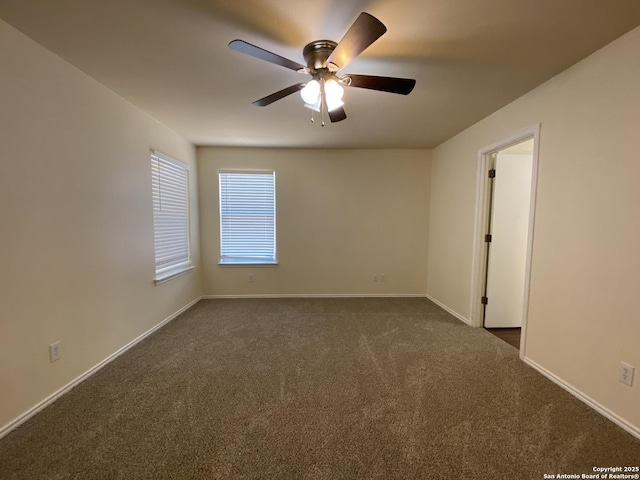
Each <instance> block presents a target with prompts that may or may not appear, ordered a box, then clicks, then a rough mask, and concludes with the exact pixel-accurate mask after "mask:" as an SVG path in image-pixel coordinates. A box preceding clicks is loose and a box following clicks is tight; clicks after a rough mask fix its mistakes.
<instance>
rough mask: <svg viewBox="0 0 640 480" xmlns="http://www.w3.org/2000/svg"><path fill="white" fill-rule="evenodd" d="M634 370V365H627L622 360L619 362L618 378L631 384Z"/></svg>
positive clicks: (626, 383)
mask: <svg viewBox="0 0 640 480" xmlns="http://www.w3.org/2000/svg"><path fill="white" fill-rule="evenodd" d="M634 371H635V367H632V366H631V365H627V364H626V363H624V362H620V376H619V377H618V380H620V381H621V382H622V383H624V384H625V385H629V386H631V385H633V372H634Z"/></svg>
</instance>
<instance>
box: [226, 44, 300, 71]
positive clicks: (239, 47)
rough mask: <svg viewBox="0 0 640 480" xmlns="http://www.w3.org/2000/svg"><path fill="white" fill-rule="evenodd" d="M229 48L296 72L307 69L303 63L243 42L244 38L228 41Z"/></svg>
mask: <svg viewBox="0 0 640 480" xmlns="http://www.w3.org/2000/svg"><path fill="white" fill-rule="evenodd" d="M229 48H230V49H231V50H235V51H237V52H240V53H244V54H246V55H251V56H252V57H256V58H259V59H260V60H266V61H267V62H271V63H275V64H276V65H280V66H281V67H285V68H289V69H291V70H295V71H296V72H297V71H299V70H303V71H305V72H306V71H307V70H308V69H307V67H305V66H304V65H301V64H299V63H297V62H294V61H293V60H289V59H288V58H284V57H281V56H280V55H276V54H275V53H272V52H270V51H268V50H265V49H264V48H260V47H256V46H255V45H252V44H250V43H247V42H245V41H244V40H233V41H231V42H229Z"/></svg>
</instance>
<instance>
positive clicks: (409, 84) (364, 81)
mask: <svg viewBox="0 0 640 480" xmlns="http://www.w3.org/2000/svg"><path fill="white" fill-rule="evenodd" d="M345 78H350V79H351V83H348V82H347V83H346V85H348V86H350V87H357V88H368V89H370V90H380V91H382V92H390V93H399V94H401V95H409V94H410V93H411V91H412V90H413V87H415V86H416V81H415V80H413V79H411V78H397V77H376V76H373V75H351V74H349V75H345Z"/></svg>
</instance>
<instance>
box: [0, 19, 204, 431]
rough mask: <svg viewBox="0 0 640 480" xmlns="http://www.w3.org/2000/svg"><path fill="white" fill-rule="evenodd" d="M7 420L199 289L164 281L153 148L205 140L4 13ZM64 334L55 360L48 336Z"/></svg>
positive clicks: (188, 149)
mask: <svg viewBox="0 0 640 480" xmlns="http://www.w3.org/2000/svg"><path fill="white" fill-rule="evenodd" d="M0 65H2V67H1V68H0V85H1V88H0V105H2V107H1V108H0V149H1V152H2V158H1V159H0V223H1V225H2V230H1V232H2V233H1V234H0V238H1V243H2V248H1V249H0V265H1V274H0V392H1V393H0V429H1V428H2V427H3V426H4V425H7V424H9V423H10V422H12V421H13V420H15V419H16V418H18V417H19V416H20V415H21V414H23V413H24V412H26V411H27V410H29V409H30V408H32V407H33V406H35V405H36V404H38V403H39V402H41V401H42V400H43V399H45V398H46V397H48V396H49V395H51V394H52V393H54V392H56V391H57V390H58V389H60V388H62V387H63V386H65V385H66V384H68V383H69V382H71V381H72V380H74V379H75V378H77V377H78V376H80V375H81V374H83V373H84V372H86V371H87V370H89V369H91V368H92V367H93V366H95V365H96V364H98V363H99V362H100V361H102V360H103V359H105V358H106V357H108V356H109V355H111V354H112V353H114V352H115V351H117V350H118V349H120V348H121V347H123V346H124V345H126V344H127V343H129V342H130V341H132V340H133V339H135V338H136V337H138V336H139V335H141V334H142V333H143V332H145V331H147V330H149V329H151V328H152V327H154V326H155V325H157V324H158V323H160V322H161V321H162V320H164V319H165V318H167V317H169V316H171V315H172V314H173V313H175V312H176V311H178V310H179V309H181V308H182V307H184V306H185V305H187V304H189V303H190V302H192V301H193V300H195V299H197V298H198V297H199V296H200V294H201V284H200V272H199V270H195V271H194V272H192V273H190V274H188V275H185V276H183V277H180V278H178V279H175V280H172V281H170V282H168V283H166V284H164V285H161V286H157V287H156V286H154V284H153V276H154V253H153V216H152V215H153V214H152V205H151V177H150V175H151V168H150V160H149V149H150V148H155V149H158V150H160V151H162V152H164V153H166V154H168V155H171V156H174V157H176V158H178V159H181V160H183V161H185V162H188V163H190V164H191V166H192V179H193V182H192V183H193V185H192V203H193V206H194V207H195V209H194V210H193V226H192V237H193V239H194V244H193V247H194V252H195V261H196V262H198V248H199V247H198V230H197V223H196V221H197V217H198V212H197V196H196V194H197V181H196V164H195V149H194V148H193V146H192V145H191V144H190V143H189V142H187V141H186V140H185V139H184V138H182V137H180V136H179V135H177V134H175V133H174V132H172V131H170V130H168V129H167V128H166V127H164V126H163V125H160V124H159V123H158V122H156V121H155V120H153V119H152V118H150V117H149V116H148V115H146V114H145V113H143V112H142V111H140V110H138V109H137V108H135V107H133V106H132V105H131V104H129V103H127V102H126V101H124V100H123V99H121V98H120V97H118V96H116V95H115V94H114V93H112V92H111V91H109V90H107V89H106V88H104V87H103V86H101V85H100V84H98V83H97V82H95V81H94V80H92V79H91V78H89V77H87V76H86V75H84V74H83V73H81V72H80V71H78V70H77V69H75V68H74V67H72V66H70V65H69V64H67V63H65V62H64V61H62V60H61V59H60V58H58V57H56V56H54V55H53V54H51V53H50V52H48V51H47V50H45V49H43V48H42V47H40V46H39V45H37V44H36V43H34V42H33V41H31V40H30V39H28V38H27V37H25V36H23V35H22V34H21V33H18V32H17V31H16V30H14V29H13V28H12V27H10V26H8V25H7V24H6V23H4V22H0ZM57 340H60V341H62V350H63V357H62V359H61V360H59V361H57V362H55V363H50V362H49V353H48V345H49V344H50V343H53V342H55V341H57Z"/></svg>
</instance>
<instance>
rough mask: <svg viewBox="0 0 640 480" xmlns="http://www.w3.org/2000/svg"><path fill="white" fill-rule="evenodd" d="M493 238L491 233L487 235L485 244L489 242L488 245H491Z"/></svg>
mask: <svg viewBox="0 0 640 480" xmlns="http://www.w3.org/2000/svg"><path fill="white" fill-rule="evenodd" d="M492 238H493V237H492V236H491V234H490V233H489V234H487V235H485V236H484V241H485V242H487V243H491V239H492Z"/></svg>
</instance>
